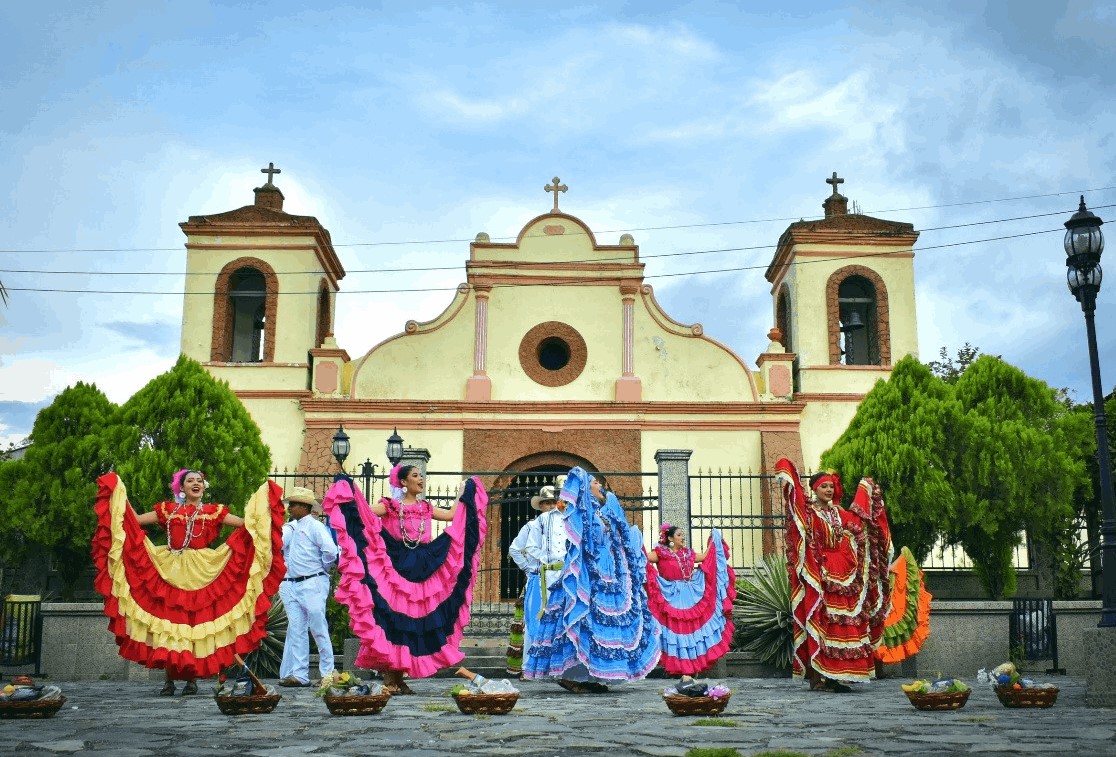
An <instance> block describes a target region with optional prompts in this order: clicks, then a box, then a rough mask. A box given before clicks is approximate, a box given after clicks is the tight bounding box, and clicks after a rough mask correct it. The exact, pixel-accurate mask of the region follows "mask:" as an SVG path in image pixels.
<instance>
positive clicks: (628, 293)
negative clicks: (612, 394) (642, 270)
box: [616, 284, 643, 402]
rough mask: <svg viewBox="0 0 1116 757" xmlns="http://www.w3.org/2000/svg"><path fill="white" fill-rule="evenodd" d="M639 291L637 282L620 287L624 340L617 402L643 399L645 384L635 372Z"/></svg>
mask: <svg viewBox="0 0 1116 757" xmlns="http://www.w3.org/2000/svg"><path fill="white" fill-rule="evenodd" d="M638 291H639V287H638V286H637V285H635V284H624V285H622V286H621V287H620V297H621V302H622V303H623V307H622V310H621V316H622V318H623V322H622V324H621V327H622V328H621V332H622V333H623V342H622V343H621V345H620V354H621V356H622V366H621V374H620V378H618V379H616V401H617V402H640V401H641V400H642V399H643V385H642V383H641V382H640V380H639V376H637V375H636V374H635V296H636V293H637V292H638Z"/></svg>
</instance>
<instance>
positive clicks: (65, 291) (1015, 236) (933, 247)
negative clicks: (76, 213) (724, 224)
mask: <svg viewBox="0 0 1116 757" xmlns="http://www.w3.org/2000/svg"><path fill="white" fill-rule="evenodd" d="M1063 231H1064V229H1045V230H1043V231H1028V232H1024V233H1021V234H1008V235H1005V236H999V237H989V238H986V239H972V240H968V241H963V242H949V243H944V244H940V245H931V246H928V247H922V248H920V249H919V251H920V252H922V251H926V250H938V249H946V248H950V247H962V246H965V245H970V244H981V243H984V242H998V241H1002V240H1005V239H1019V238H1021V237H1032V236H1036V235H1039V234H1052V233H1054V232H1063ZM894 254H895V251H894V250H887V251H884V252H867V253H861V254H858V255H841V256H839V257H833V258H811V259H808V260H796V261H795V262H794V265H795V266H801V265H808V264H811V263H827V262H832V261H834V260H861V259H865V258H874V257H880V256H884V255H894ZM766 268H767V265H766V264H764V265H752V266H740V267H736V268H714V269H707V270H702V271H679V272H676V273H656V274H649V275H645V276H643V279H644V280H647V279H667V278H676V277H678V276H702V275H705V274H709V273H738V272H742V271H755V270H765V269H766ZM620 280H621V279H620V277H616V278H610V277H593V278H592V279H590V280H589V281H592V282H594V283H598V284H599V283H601V282H605V283H607V282H610V281H616V282H617V283H619V281H620ZM585 283H586V280H585V279H577V280H573V281H556V282H548V284H547V286H584V285H585ZM517 286H529V285H527V284H494V285H493V288H494V289H495V288H504V287H517ZM6 288H7V289H8V291H9V292H50V293H60V294H154V295H162V296H184V295H204V296H207V297H208V296H212V295H213V294H214V293H213V292H153V291H139V290H135V289H125V290H110V289H56V288H48V287H41V288H40V287H12V286H9V287H6ZM454 291H457V286H451V287H417V288H412V289H400V288H398V287H392V288H391V289H349V290H342V291H339V292H337V294H395V293H400V294H404V293H408V294H413V293H424V292H454ZM278 294H279V295H292V294H297V295H317V294H318V291H317V290H314V291H305V292H279V293H278Z"/></svg>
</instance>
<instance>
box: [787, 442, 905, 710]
mask: <svg viewBox="0 0 1116 757" xmlns="http://www.w3.org/2000/svg"><path fill="white" fill-rule="evenodd" d="M775 470H776V474H777V477H778V479H779V480H780V482H781V483H782V485H783V498H784V501H785V504H786V524H787V526H786V527H787V571H788V573H789V576H790V589H791V610H792V615H793V616H794V617H793V619H794V657H793V660H792V663H791V667H792V671H791V672H792V675H793V676H794V677H795V678H803V677H804V678H806V679H807V680H808V681H809V682H810V688H811V689H812V690H815V691H840V692H844V691H849V687H848V686H846V685H845V684H846V683H849V682H855V681H867V680H869V679H871V678H873V677H875V665H874V660H875V650H876V647H877V646H879V644H880V639H881V638H882V636H883V629H884V620H885V618H886V616H887V612H888V608H889V607H890V586H889V583H888V577H887V569H888V562H889V553H890V551H891V531H890V529H889V528H888V523H887V513H886V512H885V510H884V501H883V497H882V496H881V494H880V488H879V487H878V486H876V485H875V484H874V483H872V480H871V479H869V478H863V479H861V480H860V484H859V486H857V489H856V495H855V496H854V497H853V501H852V503H851V505H850V507H849V509H847V510H846V509H845V508H843V507H841V506H840V504H839V503H840V501H841V495H842V492H841V480H840V478H839V477H838V476H837V474H836V473H834V472H832V471H826V472H823V473H816V474H814V475H813V476H811V477H810V488H811V489H812V490H813V495H814V496H812V497H808V496H807V494H806V492H805V491H803V489H802V485H801V483H800V480H799V478H798V471H797V470H796V469H795V467H794V464H793V463H792V462H791V461H790V460H787V459H785V458H784V459H781V460H779V461H778V462H777V463H775Z"/></svg>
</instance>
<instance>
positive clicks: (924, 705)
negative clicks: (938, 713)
mask: <svg viewBox="0 0 1116 757" xmlns="http://www.w3.org/2000/svg"><path fill="white" fill-rule="evenodd" d="M899 688H901V689H902V690H903V693H904V694H906V695H907V699H909V700H910V701H911V704H912V705H914V707H915V709H918V710H959V709H961V708H962V707H964V706H965V703H966V702H968V701H969V694H970V693H972V688H971V687H970V686H969V685H968V684H966V683H965V682H964V681H961V680H958V679H956V678H939V679H938V680H936V681H928V680H918V681H914V682H912V683H904V684H901V685H900V687H899Z"/></svg>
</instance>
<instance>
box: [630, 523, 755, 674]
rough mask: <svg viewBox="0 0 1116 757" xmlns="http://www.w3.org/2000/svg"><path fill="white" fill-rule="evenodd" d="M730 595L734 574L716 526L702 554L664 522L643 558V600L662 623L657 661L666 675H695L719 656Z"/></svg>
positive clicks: (724, 647)
mask: <svg viewBox="0 0 1116 757" xmlns="http://www.w3.org/2000/svg"><path fill="white" fill-rule="evenodd" d="M652 566H654V567H652ZM655 568H658V570H657V571H656V569H655ZM735 598H736V575H735V573H733V570H732V566H731V565H729V563H728V546H727V545H726V544H725V540H724V537H722V536H721V532H720V530H718V529H716V528H715V529H713V533H712V534H711V535H710V537H709V546H708V549H706V551H705V552H694V550H692V549H690V548H689V547H687V546H686V535H685V534H684V533H683V532H682V529H680V528H679V527H678V526H672V525H671V524H669V523H664V524H663V526H662V528H660V529H659V543H658V544H656V545H655V548H654V549H653V550H652V551H651V553H650V554H649V555H648V556H647V603H648V605H649V606H650V607H651V613H652V614H653V615H654V616H655V620H657V621H659V624H660V625H661V626H662V627H663V637H662V644H663V655H662V657H661V658H660V661H661V662H662V664H663V668H664V669H665V670H666V672H667V674H669V675H676V676H683V675H695V674H697V673H700V672H702V671H704V670H708V669H709V668H710V667H712V666H713V663H715V662H716V661H717V660H719V659H721V658H722V657H724V655H725V654H726V653H727V652H728V651H729V645H730V644H731V643H732V634H733V632H734V631H735V630H736V629H735V627H734V626H733V624H732V600H733V599H735Z"/></svg>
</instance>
